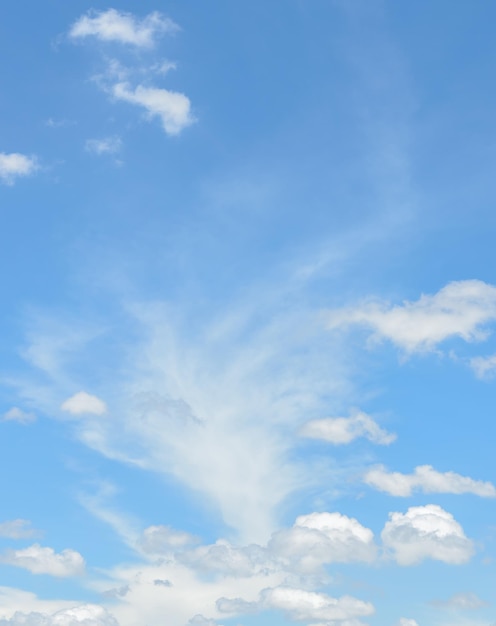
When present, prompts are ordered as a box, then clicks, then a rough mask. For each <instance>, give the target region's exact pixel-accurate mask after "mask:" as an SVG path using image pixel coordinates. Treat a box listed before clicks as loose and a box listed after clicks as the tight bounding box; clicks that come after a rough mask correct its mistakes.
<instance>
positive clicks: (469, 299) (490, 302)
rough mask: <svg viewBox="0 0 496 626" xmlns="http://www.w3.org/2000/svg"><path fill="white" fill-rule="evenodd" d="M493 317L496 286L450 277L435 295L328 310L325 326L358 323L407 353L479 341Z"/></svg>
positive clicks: (486, 331)
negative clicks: (460, 341)
mask: <svg viewBox="0 0 496 626" xmlns="http://www.w3.org/2000/svg"><path fill="white" fill-rule="evenodd" d="M495 319H496V287H494V286H492V285H489V284H487V283H484V282H482V281H480V280H462V281H456V282H451V283H449V284H448V285H446V286H445V287H443V288H442V289H441V290H440V291H438V292H437V293H436V294H434V295H422V296H421V297H420V298H419V300H417V301H415V302H408V301H406V302H404V303H403V304H402V305H396V306H392V305H390V304H389V303H386V302H381V301H375V302H367V303H365V304H363V305H361V306H359V307H357V308H351V309H341V310H336V311H332V312H331V313H330V314H329V317H328V323H329V328H338V327H343V326H349V325H354V324H358V325H361V326H365V327H368V328H370V329H371V330H372V331H373V337H374V338H375V339H378V340H380V339H388V340H389V341H391V342H392V343H394V344H395V345H397V346H398V347H399V348H401V349H403V350H404V351H405V352H407V353H413V352H422V351H429V350H432V349H434V348H435V347H436V346H437V345H438V344H439V343H441V342H442V341H444V340H446V339H449V338H452V337H460V338H461V339H463V340H465V341H480V340H483V339H485V338H486V337H487V336H488V334H489V333H488V330H487V324H488V323H489V322H493V321H494V320H495Z"/></svg>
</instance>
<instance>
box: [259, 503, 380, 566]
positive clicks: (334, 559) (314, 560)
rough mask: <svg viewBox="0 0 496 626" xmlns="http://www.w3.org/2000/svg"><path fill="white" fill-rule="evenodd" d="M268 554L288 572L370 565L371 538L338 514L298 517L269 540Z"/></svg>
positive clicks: (356, 524)
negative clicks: (360, 563) (359, 563)
mask: <svg viewBox="0 0 496 626" xmlns="http://www.w3.org/2000/svg"><path fill="white" fill-rule="evenodd" d="M269 550H270V552H271V554H273V555H274V556H275V557H277V558H278V559H282V560H283V562H285V564H286V566H288V567H290V569H296V570H300V571H304V572H311V571H314V570H317V569H319V568H320V567H321V566H322V565H324V564H326V563H347V562H352V561H365V562H371V561H373V560H374V558H375V556H376V546H375V543H374V534H373V532H372V531H371V530H370V529H369V528H365V527H364V526H362V525H361V524H360V523H359V522H358V521H357V520H356V519H354V518H351V517H347V516H346V515H342V514H341V513H311V514H310V515H301V516H300V517H298V518H297V519H296V522H295V524H294V526H293V527H292V528H289V529H286V530H280V531H278V532H276V533H274V535H273V536H272V539H271V541H270V542H269Z"/></svg>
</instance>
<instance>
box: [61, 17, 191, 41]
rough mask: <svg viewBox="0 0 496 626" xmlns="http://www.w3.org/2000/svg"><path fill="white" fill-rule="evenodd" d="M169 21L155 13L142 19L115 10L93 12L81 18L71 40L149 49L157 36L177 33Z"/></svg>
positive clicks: (73, 28) (172, 23)
mask: <svg viewBox="0 0 496 626" xmlns="http://www.w3.org/2000/svg"><path fill="white" fill-rule="evenodd" d="M178 28H179V27H178V26H177V24H175V23H174V22H173V21H172V20H171V19H170V18H167V17H165V16H164V15H162V14H161V13H159V12H157V11H155V12H153V13H150V14H149V15H147V16H145V17H144V18H143V19H142V20H140V19H138V18H137V17H136V16H134V15H133V14H132V13H124V12H121V11H117V10H116V9H108V10H107V11H90V12H89V13H88V14H86V15H83V16H81V17H80V18H79V19H78V20H77V21H76V22H75V23H74V24H73V25H72V27H71V29H70V30H69V37H71V38H72V39H85V38H87V37H95V38H96V39H99V40H100V41H106V42H117V43H121V44H128V45H132V46H136V47H138V48H150V47H152V46H153V45H154V44H155V40H156V38H157V36H158V35H160V34H163V33H173V32H175V31H177V30H178Z"/></svg>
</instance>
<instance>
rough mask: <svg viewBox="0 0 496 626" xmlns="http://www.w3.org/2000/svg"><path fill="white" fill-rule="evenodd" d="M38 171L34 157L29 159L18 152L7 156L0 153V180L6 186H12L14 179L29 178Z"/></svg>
mask: <svg viewBox="0 0 496 626" xmlns="http://www.w3.org/2000/svg"><path fill="white" fill-rule="evenodd" d="M37 169H38V162H37V160H36V158H35V157H29V156H26V155H25V154H19V153H18V152H11V153H10V154H7V153H5V152H0V180H1V181H2V182H4V183H5V184H7V185H13V184H14V183H15V181H16V178H21V177H23V176H30V175H31V174H34V172H36V170H37Z"/></svg>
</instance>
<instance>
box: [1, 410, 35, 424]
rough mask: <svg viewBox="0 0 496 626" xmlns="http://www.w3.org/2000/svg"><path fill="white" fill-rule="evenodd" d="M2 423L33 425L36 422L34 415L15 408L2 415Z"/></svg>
mask: <svg viewBox="0 0 496 626" xmlns="http://www.w3.org/2000/svg"><path fill="white" fill-rule="evenodd" d="M0 421H2V422H18V423H19V424H31V423H32V422H34V421H36V415H35V414H34V413H28V412H27V411H23V410H22V409H19V408H18V407H16V406H14V407H12V408H11V409H9V410H8V411H7V412H6V413H4V414H3V415H2V418H1V419H0Z"/></svg>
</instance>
